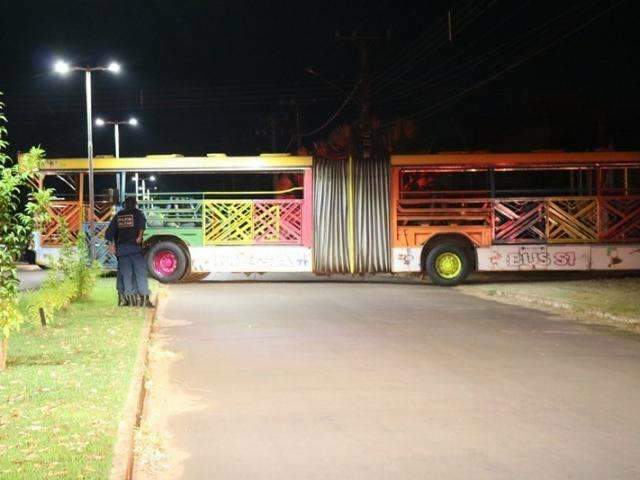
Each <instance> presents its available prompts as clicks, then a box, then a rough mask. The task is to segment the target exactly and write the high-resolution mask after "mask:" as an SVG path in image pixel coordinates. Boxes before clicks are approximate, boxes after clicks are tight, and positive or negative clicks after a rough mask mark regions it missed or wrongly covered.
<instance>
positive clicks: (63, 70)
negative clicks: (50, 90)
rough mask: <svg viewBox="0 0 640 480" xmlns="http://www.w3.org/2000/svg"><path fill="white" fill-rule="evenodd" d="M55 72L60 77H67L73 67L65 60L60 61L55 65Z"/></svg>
mask: <svg viewBox="0 0 640 480" xmlns="http://www.w3.org/2000/svg"><path fill="white" fill-rule="evenodd" d="M53 70H54V71H55V72H56V73H59V74H60V75H66V74H68V73H69V72H70V71H71V67H70V66H69V64H68V63H67V62H65V61H64V60H58V61H57V62H56V63H54V64H53Z"/></svg>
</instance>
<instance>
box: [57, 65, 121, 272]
mask: <svg viewBox="0 0 640 480" xmlns="http://www.w3.org/2000/svg"><path fill="white" fill-rule="evenodd" d="M120 70H121V67H120V65H119V64H118V63H116V62H111V63H110V64H109V65H107V66H106V67H104V66H97V67H77V66H72V65H71V64H69V63H68V62H66V61H64V60H62V59H59V60H57V61H56V62H55V63H54V64H53V71H54V72H55V73H57V74H58V75H63V76H66V75H68V74H69V73H71V72H72V71H81V72H84V79H85V83H84V88H85V94H86V102H87V160H88V162H89V247H90V249H91V259H92V260H95V259H96V244H95V240H94V239H95V233H96V221H95V192H94V178H93V132H92V126H93V121H92V118H91V72H99V71H108V72H111V73H120Z"/></svg>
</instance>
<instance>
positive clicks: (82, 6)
mask: <svg viewBox="0 0 640 480" xmlns="http://www.w3.org/2000/svg"><path fill="white" fill-rule="evenodd" d="M634 3H635V2H632V1H626V2H616V1H602V0H586V1H540V0H537V1H533V0H530V1H500V0H494V1H491V0H483V1H477V0H476V1H474V0H464V1H458V2H453V1H451V2H444V1H440V2H438V1H436V2H417V1H416V2H407V1H391V0H379V1H376V2H367V1H356V2H337V1H325V2H308V1H297V2H288V1H287V2H285V1H282V2H273V1H271V2H266V1H253V2H249V1H237V0H236V1H227V2H217V1H204V0H180V1H170V0H147V1H136V0H128V1H119V0H110V1H102V0H66V1H57V0H49V1H45V0H42V1H31V2H26V1H24V2H23V1H17V0H1V1H0V15H1V20H0V21H1V24H0V39H1V41H0V58H1V59H2V73H1V74H0V91H2V92H4V93H5V95H4V101H5V103H6V108H5V110H6V115H7V117H8V119H9V125H8V127H9V134H10V137H9V139H10V141H11V148H12V150H11V153H14V152H15V151H16V150H25V149H27V148H28V147H29V146H30V145H34V144H40V145H42V146H43V147H44V148H45V149H46V150H47V152H48V155H49V156H51V157H57V156H82V155H85V154H86V138H85V117H84V85H83V77H82V75H81V74H79V73H76V74H74V75H71V76H69V77H67V78H60V77H57V76H55V75H54V74H52V73H51V65H52V63H53V61H54V60H55V59H56V58H65V59H68V60H69V61H71V62H72V63H76V64H80V65H97V64H103V63H106V62H108V61H110V60H117V61H119V62H121V64H122V67H123V73H122V74H120V75H119V76H117V77H116V76H113V75H110V74H107V73H100V74H96V75H95V76H94V113H95V116H100V117H103V118H106V119H111V120H120V119H126V118H128V117H129V116H131V115H133V116H135V117H137V118H138V119H139V121H140V122H141V125H140V126H139V127H137V128H136V129H133V128H128V127H123V129H122V133H121V136H122V147H121V149H122V152H121V154H122V155H123V156H131V155H145V154H151V153H182V154H185V155H187V154H192V155H199V154H204V153H207V152H226V153H228V154H236V155H241V154H256V153H259V152H268V151H272V150H273V145H272V144H273V141H274V138H273V137H274V133H275V150H276V151H284V150H285V149H286V148H287V147H289V149H291V148H292V147H293V145H294V141H293V134H294V132H295V114H294V112H295V105H296V104H297V105H299V107H298V108H299V112H300V118H301V131H302V132H303V133H309V132H313V131H314V130H318V127H320V126H322V125H323V124H325V123H327V126H326V127H325V128H324V129H320V130H319V131H318V132H316V133H313V134H311V135H307V136H305V137H304V139H303V141H304V144H305V145H306V146H307V147H312V146H313V144H314V142H317V141H321V140H323V139H325V138H326V137H327V136H328V135H329V133H330V132H331V130H332V129H333V128H335V127H337V126H338V125H340V124H344V123H351V122H354V121H355V120H357V118H358V115H359V109H360V104H359V100H358V98H359V97H358V95H357V94H354V95H353V96H352V97H351V98H352V100H351V101H350V102H347V105H346V107H345V108H344V109H343V110H341V111H340V112H339V114H338V115H336V117H335V119H334V120H333V121H331V122H327V120H329V119H330V118H331V117H332V116H333V114H334V113H335V112H336V110H338V108H339V107H340V106H341V104H343V102H344V101H345V99H346V98H347V97H348V94H349V93H350V92H351V90H352V89H353V88H354V86H355V85H356V84H357V82H358V80H359V77H360V50H359V48H358V46H357V44H356V43H355V42H354V41H352V40H349V39H337V38H336V32H340V33H341V34H342V35H343V36H349V35H351V33H352V32H353V31H357V32H358V34H359V35H366V36H375V37H380V38H379V39H377V40H372V41H370V42H369V43H368V51H369V52H370V59H371V62H370V63H371V69H370V72H371V80H372V82H371V90H372V96H371V100H372V110H373V112H374V114H375V116H376V117H377V118H378V119H379V121H380V123H381V124H382V125H383V128H389V127H390V126H391V125H392V124H393V122H394V121H397V120H398V119H405V121H407V119H410V121H411V122H415V125H416V133H415V135H414V136H413V137H412V138H408V139H406V140H402V139H401V140H400V141H398V144H397V145H396V150H397V151H443V150H468V149H492V150H502V151H504V150H531V149H547V148H554V149H567V150H586V149H593V148H597V147H606V146H613V147H614V148H617V149H619V150H622V149H633V148H640V128H639V125H640V122H639V120H640V115H639V114H638V111H639V110H638V107H639V106H640V95H639V93H638V92H639V91H640V82H639V77H638V72H640V68H639V65H638V63H639V62H638V51H639V50H638V47H639V46H640V41H639V40H640V29H639V28H638V24H639V20H640V17H639V15H638V11H639V8H638V7H637V6H634ZM618 4H619V5H618ZM616 5H617V6H616ZM449 10H450V11H451V12H452V27H453V28H452V33H453V38H452V41H451V42H450V41H449V31H448V26H447V23H448V22H447V13H448V11H449ZM573 30H578V31H576V32H575V33H571V32H572V31H573ZM565 37H566V38H565ZM307 67H312V68H313V70H314V71H315V72H317V74H318V75H316V76H314V75H311V74H309V73H306V72H305V70H306V69H307ZM94 135H95V153H96V154H112V153H113V141H112V130H111V129H106V128H105V129H97V128H96V129H94Z"/></svg>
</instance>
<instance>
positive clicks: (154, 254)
mask: <svg viewBox="0 0 640 480" xmlns="http://www.w3.org/2000/svg"><path fill="white" fill-rule="evenodd" d="M188 264H189V260H188V258H187V254H186V253H185V251H184V250H183V249H182V248H181V247H180V246H178V245H176V244H175V243H173V242H169V241H162V242H158V243H156V244H155V245H154V246H153V247H151V249H150V250H149V251H148V252H147V269H148V270H149V272H150V273H151V276H152V277H153V278H155V279H156V280H158V281H159V282H162V283H174V282H178V281H179V280H180V279H181V278H182V277H183V276H184V274H185V272H186V271H187V268H188V266H189V265H188Z"/></svg>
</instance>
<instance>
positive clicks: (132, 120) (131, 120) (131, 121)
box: [129, 118, 138, 127]
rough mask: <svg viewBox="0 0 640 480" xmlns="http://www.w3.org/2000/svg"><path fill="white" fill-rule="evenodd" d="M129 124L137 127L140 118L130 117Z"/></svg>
mask: <svg viewBox="0 0 640 480" xmlns="http://www.w3.org/2000/svg"><path fill="white" fill-rule="evenodd" d="M129 125H133V126H134V127H135V126H136V125H138V120H137V119H135V118H130V119H129Z"/></svg>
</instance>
